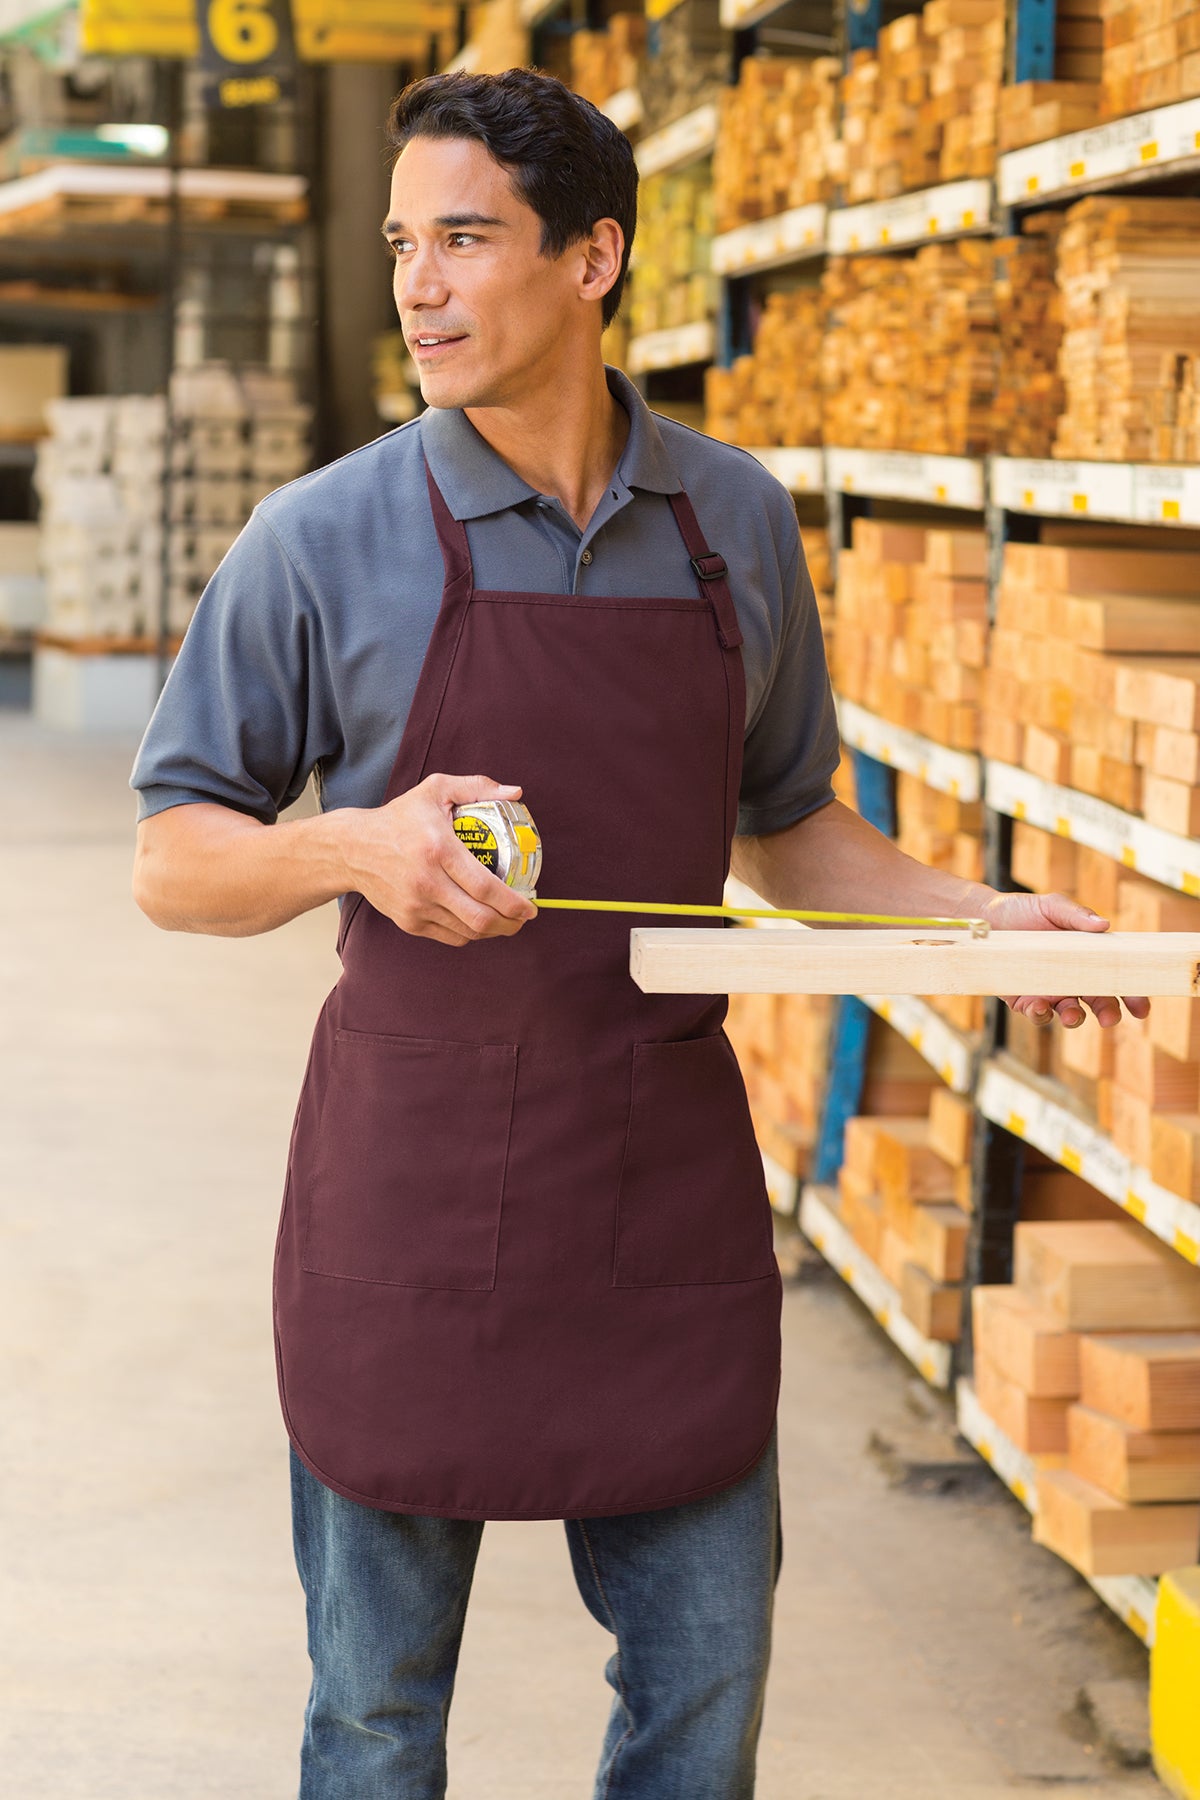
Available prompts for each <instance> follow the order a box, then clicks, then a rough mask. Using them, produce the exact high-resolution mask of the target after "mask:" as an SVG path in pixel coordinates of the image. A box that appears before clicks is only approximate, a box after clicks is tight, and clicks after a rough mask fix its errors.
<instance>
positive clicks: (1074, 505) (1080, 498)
mask: <svg viewBox="0 0 1200 1800" xmlns="http://www.w3.org/2000/svg"><path fill="white" fill-rule="evenodd" d="M1087 509H1088V501H1087V495H1086V494H1072V495H1071V511H1072V512H1086V511H1087Z"/></svg>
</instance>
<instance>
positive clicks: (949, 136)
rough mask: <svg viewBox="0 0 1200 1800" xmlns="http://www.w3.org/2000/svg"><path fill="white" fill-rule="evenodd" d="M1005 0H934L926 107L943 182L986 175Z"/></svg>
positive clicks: (991, 156) (991, 157) (990, 164)
mask: <svg viewBox="0 0 1200 1800" xmlns="http://www.w3.org/2000/svg"><path fill="white" fill-rule="evenodd" d="M1004 16H1005V6H1004V0H932V4H930V5H928V6H926V8H925V14H924V18H925V31H926V33H927V35H928V36H930V37H931V38H932V39H933V42H934V46H935V53H934V63H933V68H932V70H931V72H930V77H929V92H930V97H929V101H928V105H929V108H930V110H931V111H932V113H933V116H934V118H935V119H936V120H937V122H938V124H939V125H940V126H941V129H942V143H941V154H940V158H939V175H940V179H941V180H942V181H957V180H959V179H960V178H962V177H965V176H973V175H990V174H991V173H992V170H993V169H994V168H995V166H996V145H997V124H998V116H997V115H998V109H999V103H1000V93H1001V83H1002V82H1003V80H1004V30H1005V17H1004Z"/></svg>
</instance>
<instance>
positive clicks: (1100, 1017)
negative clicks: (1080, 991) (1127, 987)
mask: <svg viewBox="0 0 1200 1800" xmlns="http://www.w3.org/2000/svg"><path fill="white" fill-rule="evenodd" d="M1084 1000H1085V1004H1086V1005H1088V1006H1090V1007H1091V1009H1092V1011H1093V1012H1094V1013H1095V1015H1096V1022H1097V1024H1100V1025H1103V1026H1104V1027H1105V1028H1106V1029H1107V1028H1108V1027H1109V1026H1111V1025H1119V1024H1120V1022H1121V1002H1120V1001H1119V1000H1118V999H1117V997H1116V995H1115V994H1087V995H1085V996H1084Z"/></svg>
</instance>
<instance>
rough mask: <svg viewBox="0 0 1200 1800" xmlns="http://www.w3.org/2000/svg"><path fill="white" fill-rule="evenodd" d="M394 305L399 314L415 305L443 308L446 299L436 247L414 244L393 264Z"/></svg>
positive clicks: (445, 289) (443, 279) (444, 283)
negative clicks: (411, 248) (394, 271)
mask: <svg viewBox="0 0 1200 1800" xmlns="http://www.w3.org/2000/svg"><path fill="white" fill-rule="evenodd" d="M395 293H396V305H397V307H398V308H399V310H400V313H401V315H403V314H404V313H406V312H407V311H408V310H409V309H410V308H411V307H415V306H444V305H445V303H446V300H447V298H448V293H447V288H446V282H445V278H444V276H443V275H442V274H441V272H440V268H439V259H438V257H437V254H436V245H432V244H430V245H427V246H424V247H422V246H421V245H420V244H418V245H417V246H416V247H415V248H414V249H413V250H412V252H411V253H410V254H409V255H408V256H406V257H404V258H403V260H398V261H397V263H396V279H395Z"/></svg>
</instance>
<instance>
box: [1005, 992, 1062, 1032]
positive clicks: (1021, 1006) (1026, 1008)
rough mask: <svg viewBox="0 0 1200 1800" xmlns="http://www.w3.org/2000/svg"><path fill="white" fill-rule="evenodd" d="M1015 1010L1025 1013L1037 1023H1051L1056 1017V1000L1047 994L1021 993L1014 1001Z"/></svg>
mask: <svg viewBox="0 0 1200 1800" xmlns="http://www.w3.org/2000/svg"><path fill="white" fill-rule="evenodd" d="M1013 1011H1014V1012H1018V1013H1024V1015H1025V1017H1026V1018H1027V1019H1032V1020H1033V1022H1034V1024H1035V1025H1049V1023H1050V1021H1051V1020H1052V1019H1053V1017H1054V1002H1053V1001H1052V1000H1050V999H1048V998H1047V997H1046V995H1045V994H1019V995H1018V996H1017V998H1016V1000H1015V1001H1014V1002H1013Z"/></svg>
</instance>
